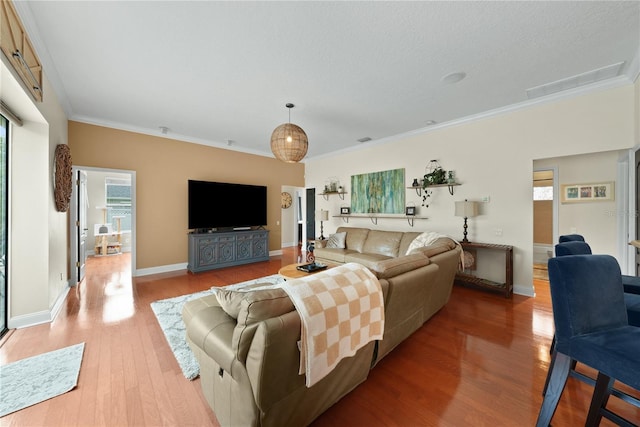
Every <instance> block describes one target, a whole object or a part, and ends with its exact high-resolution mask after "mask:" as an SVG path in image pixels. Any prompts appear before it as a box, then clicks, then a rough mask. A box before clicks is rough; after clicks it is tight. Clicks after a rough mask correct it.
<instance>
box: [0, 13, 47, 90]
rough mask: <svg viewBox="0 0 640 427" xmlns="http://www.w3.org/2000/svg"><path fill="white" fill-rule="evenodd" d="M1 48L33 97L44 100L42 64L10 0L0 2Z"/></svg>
mask: <svg viewBox="0 0 640 427" xmlns="http://www.w3.org/2000/svg"><path fill="white" fill-rule="evenodd" d="M0 14H1V16H2V22H0V28H1V29H2V33H0V49H1V50H2V53H4V55H5V56H6V57H7V59H8V60H9V62H10V63H11V65H12V66H13V68H14V69H15V70H16V73H17V74H18V75H19V76H20V78H21V79H22V81H23V82H24V84H25V85H26V87H27V90H28V91H29V93H30V94H31V96H33V98H34V99H35V100H36V101H38V102H42V65H41V64H40V60H39V59H38V56H37V55H36V52H35V50H34V49H33V46H31V42H30V41H29V37H28V36H27V33H26V32H25V30H24V27H23V26H22V22H20V18H19V17H18V14H17V13H16V10H15V8H14V7H13V4H12V3H11V2H10V1H1V2H0Z"/></svg>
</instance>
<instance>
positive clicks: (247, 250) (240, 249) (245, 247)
mask: <svg viewBox="0 0 640 427" xmlns="http://www.w3.org/2000/svg"><path fill="white" fill-rule="evenodd" d="M252 240H253V239H252V236H251V235H250V234H247V235H241V236H238V245H237V253H236V255H237V257H238V260H242V259H251V258H252V257H253V255H252V250H251V242H252Z"/></svg>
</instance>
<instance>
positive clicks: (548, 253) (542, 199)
mask: <svg viewBox="0 0 640 427" xmlns="http://www.w3.org/2000/svg"><path fill="white" fill-rule="evenodd" d="M556 176H557V171H556V169H555V168H549V169H538V170H534V172H533V278H534V279H540V280H548V279H549V275H548V272H547V261H548V260H549V258H551V257H553V248H554V244H555V241H556V236H555V235H556V231H555V230H556V224H557V217H558V216H557V215H558V214H557V194H558V192H557V184H556Z"/></svg>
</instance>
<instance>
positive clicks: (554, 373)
mask: <svg viewBox="0 0 640 427" xmlns="http://www.w3.org/2000/svg"><path fill="white" fill-rule="evenodd" d="M571 363H572V360H571V358H570V357H569V356H567V355H566V354H562V353H558V352H556V353H555V356H554V357H553V359H552V360H551V365H550V366H549V373H550V375H549V381H548V384H547V385H546V386H545V387H546V392H545V395H544V399H543V400H542V406H541V407H540V413H539V414H538V421H537V422H536V427H548V426H549V423H550V422H551V418H553V414H554V413H555V412H556V408H557V407H558V402H559V401H560V396H561V395H562V391H563V390H564V386H565V385H566V384H567V378H568V377H569V371H570V369H571Z"/></svg>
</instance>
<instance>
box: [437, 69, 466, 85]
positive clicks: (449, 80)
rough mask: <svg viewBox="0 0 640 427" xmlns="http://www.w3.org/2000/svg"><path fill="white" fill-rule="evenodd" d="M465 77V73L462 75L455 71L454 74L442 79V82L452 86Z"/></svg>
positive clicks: (460, 72)
mask: <svg viewBox="0 0 640 427" xmlns="http://www.w3.org/2000/svg"><path fill="white" fill-rule="evenodd" d="M465 77H467V73H464V72H462V71H457V72H455V73H450V74H447V75H446V76H444V77H443V78H442V81H443V82H445V83H449V84H453V83H458V82H459V81H460V80H462V79H464V78H465Z"/></svg>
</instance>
